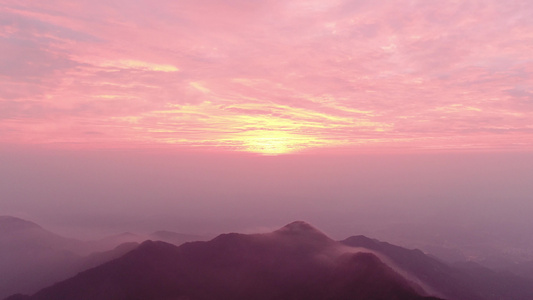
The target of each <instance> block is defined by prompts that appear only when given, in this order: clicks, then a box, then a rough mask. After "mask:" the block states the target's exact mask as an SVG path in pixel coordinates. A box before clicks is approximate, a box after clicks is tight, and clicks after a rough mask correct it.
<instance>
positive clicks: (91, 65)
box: [0, 0, 533, 235]
mask: <svg viewBox="0 0 533 300" xmlns="http://www.w3.org/2000/svg"><path fill="white" fill-rule="evenodd" d="M0 53H1V55H0V154H1V157H0V162H1V163H2V165H3V166H2V168H1V169H2V170H0V176H2V178H3V180H2V182H3V183H0V187H2V190H1V193H2V194H0V197H2V202H1V203H0V211H2V212H4V214H15V215H19V216H27V217H28V218H34V219H39V220H44V221H47V222H48V223H49V224H52V225H54V224H55V226H57V227H60V225H61V224H63V225H64V227H67V226H66V225H65V224H70V225H69V226H70V227H75V226H79V227H80V228H81V227H83V226H89V225H91V226H97V225H98V226H101V227H106V226H107V227H106V228H111V229H113V230H115V229H118V228H119V227H120V228H122V227H128V226H133V227H135V226H137V227H142V226H143V224H145V225H146V227H150V226H152V227H155V226H174V227H180V226H181V227H180V228H184V230H191V231H194V229H195V228H196V229H197V230H199V229H198V228H200V227H201V228H202V229H201V230H203V231H216V230H217V229H220V230H237V229H239V230H253V229H254V228H255V229H258V228H261V226H267V227H268V226H274V225H275V224H279V225H283V224H284V223H288V222H290V221H293V218H305V219H311V220H313V221H315V222H317V223H319V225H321V226H322V227H326V229H328V230H330V231H331V232H337V233H338V235H341V234H345V233H347V232H348V231H350V230H356V229H357V228H359V229H361V228H367V227H371V226H374V225H375V224H377V223H382V222H381V221H383V220H389V221H390V220H393V221H397V222H405V221H406V220H413V219H416V220H418V221H420V222H430V221H431V222H434V223H435V222H437V220H438V221H443V219H442V218H443V216H448V217H450V216H451V217H450V218H451V219H450V218H448V219H446V220H447V221H446V222H448V221H449V220H452V221H449V222H451V223H457V222H459V223H461V222H474V221H473V220H477V221H479V222H478V223H479V224H486V223H487V222H489V221H490V222H492V221H494V220H500V221H502V220H507V221H509V220H512V221H513V222H514V221H516V222H517V223H518V224H521V225H517V226H516V228H522V229H524V228H525V227H524V226H525V225H524V224H528V225H529V224H530V223H528V222H529V221H528V217H527V216H529V215H531V214H532V213H533V205H532V204H530V203H531V202H532V201H531V195H533V188H531V187H529V184H528V182H530V181H531V180H532V179H533V118H532V117H531V115H532V113H533V54H532V53H533V2H531V1H527V0H523V1H519V0H510V1H493V0H480V1H474V0H467V1H427V0H425V1H407V0H405V1H403V0H398V1H365V0H361V1H359V0H357V1H354V0H327V1H326V0H306V1H303V0H286V1H277V0H262V1H252V0H227V1H218V0H194V1H193V0H180V1H165V0H161V1H157V2H154V1H143V0H135V1H131V0H127V1H126V0H107V1H81V0H80V1H55V0H50V1H9V0H0ZM480 211H481V213H480ZM178 219H179V220H180V221H178ZM456 219H457V222H455V221H456ZM459 219H460V220H459ZM483 222H485V223H483ZM490 222H489V223H490ZM502 222H503V221H502ZM74 224H75V225H74ZM106 224H107V225H106ZM120 224H122V225H120ZM209 224H211V225H209ZM213 224H216V226H215V225H213ZM354 224H357V225H354ZM357 226H360V227H357ZM520 226H522V227H520ZM111 229H110V230H111Z"/></svg>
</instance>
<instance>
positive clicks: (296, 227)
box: [278, 221, 320, 233]
mask: <svg viewBox="0 0 533 300" xmlns="http://www.w3.org/2000/svg"><path fill="white" fill-rule="evenodd" d="M278 231H285V232H294V233H296V232H312V231H318V232H320V231H319V230H318V229H316V228H315V227H313V226H311V224H309V223H307V222H305V221H294V222H292V223H289V224H287V225H285V226H283V227H282V228H281V229H279V230H278Z"/></svg>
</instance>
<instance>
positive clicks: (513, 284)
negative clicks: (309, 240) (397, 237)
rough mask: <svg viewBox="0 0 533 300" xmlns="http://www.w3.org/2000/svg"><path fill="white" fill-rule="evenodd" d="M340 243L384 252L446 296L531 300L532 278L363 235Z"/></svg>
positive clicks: (458, 299)
mask: <svg viewBox="0 0 533 300" xmlns="http://www.w3.org/2000/svg"><path fill="white" fill-rule="evenodd" d="M342 243H343V244H345V245H348V246H352V247H364V248H366V249H370V250H374V251H376V252H377V253H381V254H384V255H385V256H387V257H388V258H390V259H391V260H392V261H393V262H394V263H395V264H396V265H397V266H399V267H400V268H402V269H403V270H405V271H407V272H409V273H410V274H413V275H414V276H416V277H417V278H419V279H420V280H421V281H422V282H423V283H425V284H426V285H428V286H429V287H431V289H432V290H435V291H438V292H439V293H440V294H443V295H445V297H447V298H449V299H455V300H501V299H505V300H531V299H533V281H529V280H527V279H526V278H521V277H518V276H515V275H513V274H510V273H509V274H506V273H502V272H496V271H493V270H490V269H488V268H484V267H482V266H481V265H478V264H476V263H473V262H469V263H457V264H454V265H453V266H452V265H448V264H446V263H443V262H441V261H439V260H437V259H435V258H433V257H430V256H428V255H425V254H424V253H423V252H422V251H420V250H409V249H405V248H402V247H399V246H395V245H391V244H389V243H386V242H380V241H378V240H374V239H370V238H368V237H365V236H352V237H350V238H348V239H346V240H344V241H342Z"/></svg>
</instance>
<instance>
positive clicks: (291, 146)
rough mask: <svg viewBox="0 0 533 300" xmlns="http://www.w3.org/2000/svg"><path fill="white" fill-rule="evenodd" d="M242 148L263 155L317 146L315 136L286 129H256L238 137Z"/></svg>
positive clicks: (279, 153) (286, 152)
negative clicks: (286, 130) (290, 131)
mask: <svg viewBox="0 0 533 300" xmlns="http://www.w3.org/2000/svg"><path fill="white" fill-rule="evenodd" d="M238 142H239V144H241V147H240V148H241V150H242V151H246V152H251V153H257V154H261V155H270V156H274V155H282V154H289V153H294V152H298V151H302V150H304V149H307V148H311V147H316V146H317V140H316V138H314V137H308V136H303V135H297V134H294V133H289V132H285V131H269V130H254V131H248V132H246V133H245V134H243V135H241V136H239V137H238Z"/></svg>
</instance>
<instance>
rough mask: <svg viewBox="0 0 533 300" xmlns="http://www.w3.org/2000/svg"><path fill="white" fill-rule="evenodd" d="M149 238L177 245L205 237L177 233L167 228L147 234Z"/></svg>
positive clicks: (201, 239)
mask: <svg viewBox="0 0 533 300" xmlns="http://www.w3.org/2000/svg"><path fill="white" fill-rule="evenodd" d="M149 238H150V239H152V240H156V241H163V242H167V243H170V244H174V245H176V246H179V245H181V244H183V243H186V242H193V241H203V240H205V238H204V237H203V236H199V235H192V234H184V233H177V232H173V231H168V230H159V231H156V232H153V233H151V234H150V235H149Z"/></svg>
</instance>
